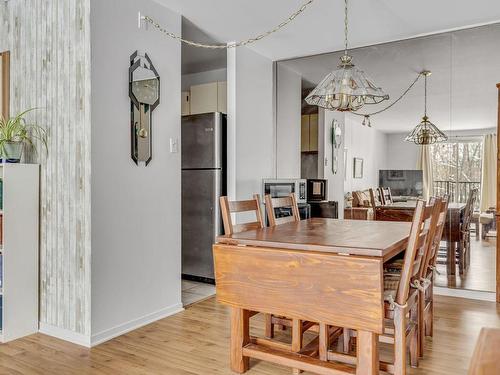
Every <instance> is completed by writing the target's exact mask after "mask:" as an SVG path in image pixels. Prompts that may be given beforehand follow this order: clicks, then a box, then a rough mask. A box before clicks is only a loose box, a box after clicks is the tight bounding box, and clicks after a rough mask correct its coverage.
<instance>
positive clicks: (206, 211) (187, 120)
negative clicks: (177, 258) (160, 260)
mask: <svg viewBox="0 0 500 375" xmlns="http://www.w3.org/2000/svg"><path fill="white" fill-rule="evenodd" d="M181 142H182V148H181V149H182V276H183V278H185V279H191V280H199V281H204V282H213V280H214V264H213V257H212V245H213V243H214V242H215V238H216V236H218V235H219V234H222V233H223V225H222V218H221V212H220V206H219V198H220V196H222V195H225V194H226V184H227V183H226V115H224V114H222V113H218V112H217V113H205V114H200V115H190V116H183V117H182V131H181Z"/></svg>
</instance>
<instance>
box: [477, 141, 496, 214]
mask: <svg viewBox="0 0 500 375" xmlns="http://www.w3.org/2000/svg"><path fill="white" fill-rule="evenodd" d="M496 188H497V136H496V134H487V135H485V136H484V140H483V167H482V171H481V207H480V208H481V211H486V210H487V209H489V208H490V207H495V206H496V199H497V189H496Z"/></svg>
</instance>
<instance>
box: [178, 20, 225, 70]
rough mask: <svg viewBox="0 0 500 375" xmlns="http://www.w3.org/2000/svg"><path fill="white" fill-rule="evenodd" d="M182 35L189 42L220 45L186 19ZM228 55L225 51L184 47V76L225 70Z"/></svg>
mask: <svg viewBox="0 0 500 375" xmlns="http://www.w3.org/2000/svg"><path fill="white" fill-rule="evenodd" d="M182 35H183V37H184V38H186V39H189V40H196V41H198V42H202V43H207V44H216V43H219V41H218V40H215V39H213V38H212V37H210V36H209V35H207V34H206V33H204V32H203V31H202V30H200V29H199V28H198V27H197V26H196V25H194V24H193V23H192V22H191V21H189V20H188V19H186V18H183V19H182ZM226 65H227V53H226V50H224V49H215V50H213V49H204V48H197V47H192V46H190V45H187V44H183V45H182V74H190V73H198V72H206V71H209V70H215V69H221V68H225V67H226Z"/></svg>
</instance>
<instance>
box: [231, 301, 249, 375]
mask: <svg viewBox="0 0 500 375" xmlns="http://www.w3.org/2000/svg"><path fill="white" fill-rule="evenodd" d="M249 325H250V316H249V313H248V310H243V309H239V308H236V307H231V370H233V371H234V372H237V373H238V374H243V373H245V372H246V371H248V368H249V358H248V357H243V347H244V346H245V345H247V344H248V343H249V342H250V327H249Z"/></svg>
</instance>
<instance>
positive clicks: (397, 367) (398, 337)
mask: <svg viewBox="0 0 500 375" xmlns="http://www.w3.org/2000/svg"><path fill="white" fill-rule="evenodd" d="M405 331H406V312H405V311H404V309H400V308H396V309H395V311H394V375H406V332H405Z"/></svg>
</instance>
